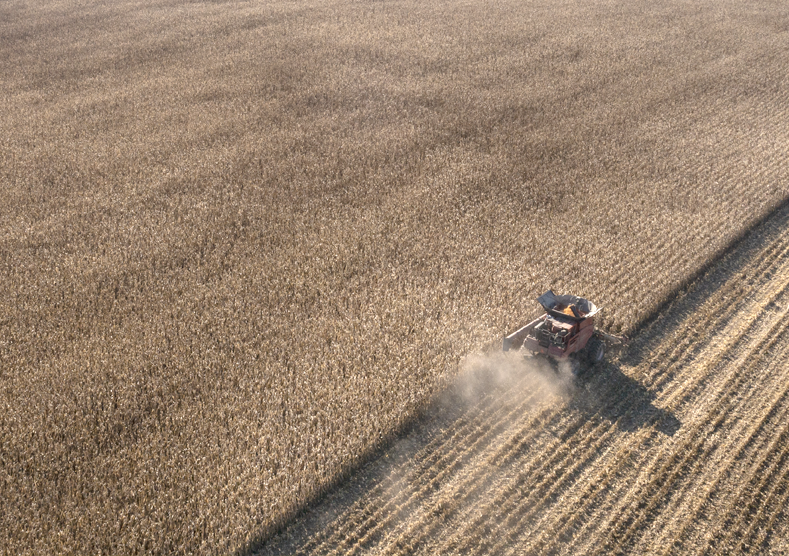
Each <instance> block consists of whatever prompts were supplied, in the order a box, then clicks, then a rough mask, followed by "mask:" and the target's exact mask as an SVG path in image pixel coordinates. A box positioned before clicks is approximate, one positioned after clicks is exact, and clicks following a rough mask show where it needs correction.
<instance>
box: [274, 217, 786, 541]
mask: <svg viewBox="0 0 789 556" xmlns="http://www.w3.org/2000/svg"><path fill="white" fill-rule="evenodd" d="M787 224H789V208H784V209H782V210H781V211H779V213H777V214H776V215H775V216H774V217H773V218H772V219H770V220H769V221H767V222H766V223H765V224H764V225H763V226H762V227H761V228H760V229H759V230H757V231H755V232H754V233H753V234H752V236H749V238H746V239H745V240H744V241H743V243H742V244H741V245H740V246H738V247H737V249H735V250H734V251H733V252H732V253H731V254H729V255H728V256H726V257H724V258H722V260H721V261H720V262H719V263H718V265H716V266H714V267H711V268H710V269H709V271H708V272H707V274H706V275H705V277H703V278H702V279H700V280H699V281H698V282H697V283H696V284H695V285H694V286H693V287H692V288H690V289H689V290H688V292H687V293H685V294H683V295H682V296H680V297H678V298H677V299H676V300H675V302H674V303H673V304H672V305H671V306H669V307H668V308H667V309H666V310H665V311H664V313H663V314H662V315H660V316H659V317H657V318H656V319H655V320H653V321H652V322H650V323H649V324H648V325H647V327H646V328H645V329H644V331H643V332H642V333H641V334H640V335H639V336H638V337H637V338H636V339H635V340H634V341H633V343H632V345H631V346H629V347H628V348H627V349H625V350H624V351H623V352H622V353H621V355H620V356H619V357H618V358H616V359H614V360H612V362H611V363H605V364H600V365H598V366H597V367H596V368H595V369H593V371H592V372H591V373H590V374H589V375H588V376H585V377H584V378H582V379H581V380H580V381H576V382H575V384H574V386H573V388H571V389H570V390H569V391H567V392H566V393H565V394H563V395H559V396H554V397H552V398H550V399H548V400H545V402H546V403H543V404H541V405H540V406H539V407H533V403H534V399H535V395H534V391H532V390H531V389H530V386H531V385H530V381H528V380H524V379H523V377H535V376H538V377H541V380H545V377H547V376H550V374H547V375H544V374H543V373H545V372H546V369H545V368H542V367H540V366H539V365H538V367H537V368H534V367H529V366H528V364H526V365H525V366H523V367H522V368H521V369H520V371H521V374H517V373H514V374H513V375H512V377H513V380H512V384H511V385H509V386H510V387H508V388H501V387H499V386H494V387H492V389H491V390H489V391H486V392H487V393H486V394H485V397H484V398H483V399H485V400H488V397H490V396H492V397H495V396H497V395H498V396H500V398H499V402H498V407H497V403H493V402H492V401H486V403H484V404H476V405H473V406H471V407H470V409H469V410H468V413H464V411H463V410H462V409H458V411H459V412H460V413H461V414H465V415H467V416H469V418H468V419H465V418H464V419H462V420H461V419H460V418H458V422H462V426H461V427H458V428H457V429H456V430H455V431H454V432H455V433H454V434H451V435H449V434H447V435H444V436H442V437H441V442H439V443H435V442H434V443H433V444H430V445H429V446H430V448H429V450H437V451H439V452H440V453H447V454H448V453H452V451H453V450H460V451H462V453H463V458H464V461H463V464H462V465H459V464H457V463H450V464H449V466H447V467H441V468H438V469H433V468H432V466H443V465H444V462H443V460H442V459H440V458H435V459H432V460H430V459H428V458H426V457H424V456H423V457H422V459H421V460H419V462H414V466H413V467H412V470H413V472H411V473H409V472H408V471H407V469H408V465H409V464H408V462H407V461H406V462H401V463H399V464H398V467H397V468H396V469H395V468H387V466H386V465H385V463H383V462H380V461H376V462H373V463H372V464H370V469H375V470H376V473H378V474H379V475H380V476H381V477H384V476H386V477H387V480H389V481H391V483H390V484H388V491H387V492H388V493H393V492H396V493H397V496H398V500H400V499H403V500H408V504H407V505H406V506H399V507H398V509H399V510H400V511H393V510H392V509H390V510H387V512H388V513H386V514H377V515H376V518H375V519H376V520H377V521H376V522H375V523H376V525H375V535H374V536H368V537H366V539H365V541H364V542H356V543H354V544H349V543H344V542H343V540H342V539H343V538H359V532H360V531H367V530H368V528H369V525H366V524H365V523H366V522H364V521H361V522H360V521H358V520H356V519H355V518H354V513H350V512H339V513H337V516H338V517H337V518H336V519H335V520H333V521H331V522H330V524H329V525H328V526H326V527H325V530H326V531H330V533H327V532H325V531H322V532H318V531H316V532H315V535H314V536H315V538H331V539H332V542H331V543H329V544H323V545H320V544H314V543H313V541H312V537H313V535H310V534H309V531H310V525H309V523H310V522H311V519H317V518H316V517H315V516H318V515H320V514H321V512H325V511H327V509H326V508H332V507H333V506H334V507H342V506H343V505H344V504H348V507H349V508H350V507H352V508H354V509H355V510H354V512H355V513H358V512H360V511H363V509H364V508H381V507H385V506H386V496H388V495H389V494H386V493H385V492H384V491H383V490H382V489H379V488H377V486H376V483H375V481H373V482H372V483H371V486H370V487H366V486H365V483H364V480H362V479H361V478H360V479H359V482H358V483H354V481H353V480H352V481H351V484H350V485H349V486H346V487H344V488H342V489H338V491H337V492H336V493H334V494H333V495H331V496H329V497H328V498H327V500H326V501H325V502H324V503H323V505H322V506H318V507H316V508H315V509H313V510H311V512H310V513H309V514H308V515H307V516H305V517H304V518H303V520H302V522H301V523H300V527H301V529H300V530H301V531H303V533H302V534H301V536H299V535H298V534H296V533H295V530H296V529H295V528H293V529H291V530H290V532H289V531H285V532H283V533H282V534H281V535H280V536H279V537H278V538H275V539H273V541H272V542H271V543H270V544H269V545H267V546H265V547H264V548H263V550H262V552H263V553H271V554H277V553H282V551H283V550H285V547H291V548H292V549H295V548H297V547H301V548H302V550H301V552H302V553H304V554H323V553H327V552H329V550H327V549H328V548H329V545H331V546H334V547H343V548H352V549H353V553H358V554H366V553H372V554H404V553H414V554H435V553H445V554H455V553H457V554H461V553H462V554H559V553H572V554H608V553H625V552H627V553H638V554H648V553H655V552H660V553H664V554H686V553H704V552H706V553H710V554H718V553H726V552H731V551H735V552H743V553H754V552H763V551H765V549H767V548H769V547H770V546H778V543H780V542H781V537H780V535H776V534H775V531H776V528H778V527H780V526H781V525H780V520H781V519H782V517H783V516H784V515H785V503H786V501H787V497H789V488H787V487H789V447H787V438H789V427H787V426H786V421H787V417H789V403H788V402H789V368H787V366H786V365H785V363H784V361H785V360H786V357H787V355H788V354H789V233H785V232H783V231H782V230H783V229H786V228H785V226H787ZM490 359H491V361H493V362H488V364H490V365H495V364H496V363H495V361H498V362H499V364H502V365H505V364H510V363H505V362H504V359H503V358H502V357H501V356H498V355H495V356H490ZM472 367H473V365H472ZM472 370H473V369H472ZM551 372H554V371H551ZM472 374H473V373H472ZM561 376H562V375H561V373H558V374H556V380H561ZM496 392H499V394H496ZM521 397H522V398H523V399H524V400H527V403H523V404H518V403H517V401H516V400H518V399H519V398H521ZM538 397H539V396H538ZM459 403H460V402H459ZM502 408H507V409H506V410H502ZM518 412H522V413H524V414H523V415H521V416H520V417H519V418H514V416H515V415H517V413H518ZM502 418H503V419H505V421H500V422H498V423H497V422H496V420H497V419H502ZM474 420H479V422H480V424H481V426H484V427H485V430H486V431H487V432H486V434H485V436H484V441H482V440H481V437H480V436H479V435H475V434H473V431H474V430H475V428H474V427H473V425H472V423H473V421H474ZM430 423H431V420H430V419H426V420H425V422H424V423H422V424H420V425H419V426H418V427H417V428H419V427H422V428H423V429H424V430H430V427H431V424H430ZM483 424H484V425H483ZM464 435H466V436H464ZM424 449H428V448H427V445H426V446H425V448H424ZM421 453H422V452H420V454H421ZM387 469H390V470H391V471H393V472H391V473H389V472H388V471H387ZM371 476H372V475H371V474H370V473H369V472H368V474H367V477H368V480H369V478H370V477H371ZM439 476H440V481H436V480H435V478H436V477H439ZM403 477H407V480H403ZM379 480H380V479H379ZM395 485H396V486H395ZM403 492H407V493H410V494H403ZM328 511H330V512H332V513H334V512H335V511H336V510H328ZM310 516H313V517H310ZM300 538H301V541H299V539H300ZM340 552H342V550H339V551H338V552H337V553H340Z"/></svg>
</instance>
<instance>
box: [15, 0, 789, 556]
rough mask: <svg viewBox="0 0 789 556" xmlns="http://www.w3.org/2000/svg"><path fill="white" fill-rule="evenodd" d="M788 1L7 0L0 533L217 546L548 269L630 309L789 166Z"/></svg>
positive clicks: (319, 479) (244, 537) (324, 479)
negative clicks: (209, 0) (273, 0)
mask: <svg viewBox="0 0 789 556" xmlns="http://www.w3.org/2000/svg"><path fill="white" fill-rule="evenodd" d="M787 28H789V14H787V7H786V6H784V5H783V4H782V3H776V2H766V1H765V2H749V3H747V4H741V3H738V2H733V1H732V2H726V1H724V2H719V1H716V2H712V1H709V2H697V3H693V4H692V5H688V4H687V3H684V2H674V1H666V2H661V3H654V2H650V3H647V2H640V3H636V4H633V5H626V4H615V3H614V4H611V3H604V2H579V1H568V2H555V3H551V4H550V5H540V4H536V3H523V2H511V1H500V2H495V3H456V2H433V3H429V4H425V3H421V2H410V1H405V2H399V3H378V2H349V1H345V0H340V1H337V2H329V3H326V2H320V3H319V2H311V1H305V2H299V3H297V2H281V3H260V4H259V3H250V2H234V1H229V2H218V3H192V2H178V1H169V2H168V1H149V2H144V3H140V2H127V1H119V2H112V3H102V2H94V1H88V2H71V1H69V0H65V1H63V2H54V3H53V2H43V1H39V2H4V3H3V4H2V5H0V42H1V43H2V45H3V47H2V57H0V74H2V75H3V80H2V83H0V88H1V90H2V95H0V107H1V108H2V111H1V112H0V113H2V116H0V183H1V184H2V188H0V191H1V193H0V194H1V195H2V200H1V201H2V206H3V209H2V211H0V268H2V272H0V281H1V282H0V290H1V291H3V292H4V295H3V296H2V297H1V298H0V373H2V374H0V386H1V387H2V389H1V390H0V391H1V392H2V397H1V398H0V400H2V401H1V402H0V403H2V405H1V406H0V441H1V442H2V451H1V452H0V477H2V480H1V481H0V497H1V498H2V500H3V501H4V505H3V506H4V511H3V512H1V513H0V549H2V551H4V552H11V553H25V552H30V553H51V552H69V553H71V552H80V553H99V552H111V553H125V552H137V551H145V552H168V553H169V552H201V553H203V552H205V553H213V552H223V551H228V550H233V549H236V548H239V547H243V546H245V543H246V542H247V541H248V539H251V538H255V537H258V536H259V535H261V534H263V535H264V534H265V533H266V532H267V531H271V530H273V528H275V527H277V526H278V525H279V524H281V523H282V522H283V520H285V519H287V518H288V516H291V515H292V514H293V512H294V511H295V510H296V509H297V508H298V507H299V506H300V505H301V504H303V503H305V501H307V500H309V499H310V497H312V496H313V495H315V494H317V493H318V492H320V491H321V489H323V488H324V487H325V485H327V484H329V483H330V482H331V481H332V480H333V478H335V477H337V476H339V475H341V474H342V473H344V472H346V471H347V470H348V469H351V468H352V466H353V465H354V462H356V461H358V460H359V458H360V457H363V454H365V452H366V451H367V450H369V449H370V447H371V446H373V445H374V444H375V443H376V442H377V441H378V440H379V439H380V438H382V437H385V436H386V435H388V434H389V433H390V432H391V431H393V430H396V428H397V426H398V425H399V424H400V423H402V422H403V421H404V420H406V419H408V418H409V416H411V415H413V413H414V412H415V411H416V410H418V409H419V408H420V407H421V405H422V404H423V403H424V401H425V400H426V399H427V398H428V397H429V395H430V394H432V393H434V392H436V391H437V390H438V389H439V388H441V386H442V384H443V383H444V381H445V379H446V378H448V377H450V376H451V375H452V374H453V373H454V371H455V368H456V364H457V361H458V360H459V358H460V357H461V356H462V355H463V354H465V353H468V352H469V351H471V350H473V349H474V348H475V347H478V346H481V345H484V344H486V343H488V342H490V341H492V340H495V339H497V338H498V337H499V336H500V335H501V334H502V333H504V332H505V331H506V330H508V329H509V328H510V327H511V326H512V325H513V324H516V323H519V322H520V321H522V320H523V317H524V314H525V313H527V312H528V311H530V310H532V308H533V302H532V301H531V300H532V298H533V297H534V295H535V294H536V293H539V292H540V291H541V290H543V289H545V288H546V287H552V288H554V289H555V290H557V291H570V292H577V293H580V294H583V295H586V296H588V297H590V298H591V299H593V300H594V301H595V302H596V303H598V304H602V305H604V306H606V319H607V325H608V326H609V327H610V328H611V329H613V330H614V331H618V330H623V329H624V330H627V329H628V328H629V327H632V326H633V325H634V324H635V323H637V322H638V321H639V320H640V319H642V318H643V317H644V316H646V315H648V314H650V312H651V311H653V310H654V308H655V307H656V306H657V305H658V304H659V303H661V302H662V301H663V300H664V299H665V297H666V295H668V294H669V292H671V291H672V290H673V289H674V288H675V287H677V285H678V284H681V283H682V282H683V281H684V280H686V279H687V278H688V277H689V276H690V275H692V273H694V272H695V271H696V270H697V269H698V268H700V267H701V266H702V265H704V264H705V262H706V261H708V260H709V259H710V258H711V257H713V256H715V254H716V253H718V252H719V251H720V250H721V249H722V248H724V247H725V246H726V245H727V244H728V243H729V242H730V241H731V240H732V239H733V238H735V237H736V236H737V235H738V234H739V233H741V232H742V231H743V230H744V229H745V228H747V227H748V226H749V225H750V223H752V222H754V221H755V220H756V219H758V218H759V217H760V216H762V215H764V214H765V213H767V212H768V211H769V210H770V209H771V208H773V207H775V206H776V205H777V204H779V203H780V202H782V201H783V200H784V199H785V198H786V196H787V193H789V190H788V189H789V187H788V186H787V183H789V181H787V177H789V168H788V166H787V152H786V145H787V140H788V139H789V138H788V137H787V134H788V133H787V130H789V125H788V124H789V121H788V120H789V114H788V113H787V102H786V100H787V99H786V94H785V91H786V90H787V88H788V87H789V82H788V81H787V76H786V72H785V65H784V59H785V58H784V55H785V51H784V46H785V44H786V40H787ZM615 300H616V303H614V301H615Z"/></svg>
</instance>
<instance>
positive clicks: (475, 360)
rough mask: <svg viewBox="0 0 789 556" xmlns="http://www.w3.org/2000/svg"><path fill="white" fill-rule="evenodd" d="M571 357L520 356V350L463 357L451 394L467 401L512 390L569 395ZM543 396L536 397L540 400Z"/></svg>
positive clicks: (549, 394)
mask: <svg viewBox="0 0 789 556" xmlns="http://www.w3.org/2000/svg"><path fill="white" fill-rule="evenodd" d="M575 365H577V362H576V361H574V360H565V361H552V360H548V359H546V358H543V357H528V356H527V357H524V356H523V354H522V353H520V352H500V351H490V352H487V353H476V354H472V355H469V356H467V357H466V358H464V359H463V360H462V361H461V363H460V372H459V374H458V378H457V381H456V383H455V384H454V386H453V388H452V389H453V390H454V391H455V394H456V395H458V396H460V397H461V398H462V399H464V400H465V401H466V402H467V403H471V402H475V401H477V400H479V399H480V397H481V396H485V395H493V396H495V395H496V392H500V393H502V394H503V393H505V392H510V391H512V390H520V391H523V392H540V393H542V394H544V395H545V396H557V397H559V398H561V399H567V398H569V397H570V396H571V395H572V394H573V392H574V391H575V388H576V386H575V382H574V377H575V372H576V370H577V369H576V368H575ZM545 396H537V399H542V398H543V397H545Z"/></svg>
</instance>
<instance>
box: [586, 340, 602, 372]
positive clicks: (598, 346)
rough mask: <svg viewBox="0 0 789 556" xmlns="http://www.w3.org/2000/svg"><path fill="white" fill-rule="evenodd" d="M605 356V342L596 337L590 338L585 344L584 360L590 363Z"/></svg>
mask: <svg viewBox="0 0 789 556" xmlns="http://www.w3.org/2000/svg"><path fill="white" fill-rule="evenodd" d="M603 357H605V344H604V343H603V342H602V340H600V339H598V338H591V339H590V340H589V343H588V344H586V360H587V361H588V362H589V364H590V365H594V364H595V363H599V362H600V361H602V360H603Z"/></svg>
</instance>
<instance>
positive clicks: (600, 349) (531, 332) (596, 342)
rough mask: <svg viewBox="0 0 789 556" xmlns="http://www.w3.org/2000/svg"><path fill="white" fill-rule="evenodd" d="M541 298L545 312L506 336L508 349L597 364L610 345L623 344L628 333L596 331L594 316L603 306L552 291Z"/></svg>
mask: <svg viewBox="0 0 789 556" xmlns="http://www.w3.org/2000/svg"><path fill="white" fill-rule="evenodd" d="M537 301H538V302H539V303H540V305H542V307H543V309H545V314H544V315H542V316H541V317H539V318H537V319H535V320H533V321H532V322H530V323H529V324H527V325H526V326H524V327H523V328H521V329H520V330H518V331H516V332H513V333H512V334H510V335H509V336H507V337H506V338H504V351H510V350H519V351H522V352H524V355H544V356H548V357H550V358H552V359H555V360H559V361H561V360H564V359H569V358H574V359H577V360H579V361H581V362H584V363H587V364H589V365H594V364H595V363H598V362H600V361H602V360H603V358H604V357H605V351H606V345H607V344H608V345H622V344H625V343H626V342H627V338H625V337H624V336H613V335H611V334H606V333H605V332H603V331H602V330H595V325H594V324H595V323H594V320H595V319H594V317H595V315H596V314H597V313H599V312H600V310H601V309H602V307H597V306H596V305H595V304H594V303H592V302H591V301H589V300H588V299H584V298H583V297H578V296H577V295H556V294H554V293H553V292H552V291H550V290H548V291H547V292H545V293H544V294H542V295H541V296H540V297H538V298H537Z"/></svg>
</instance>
